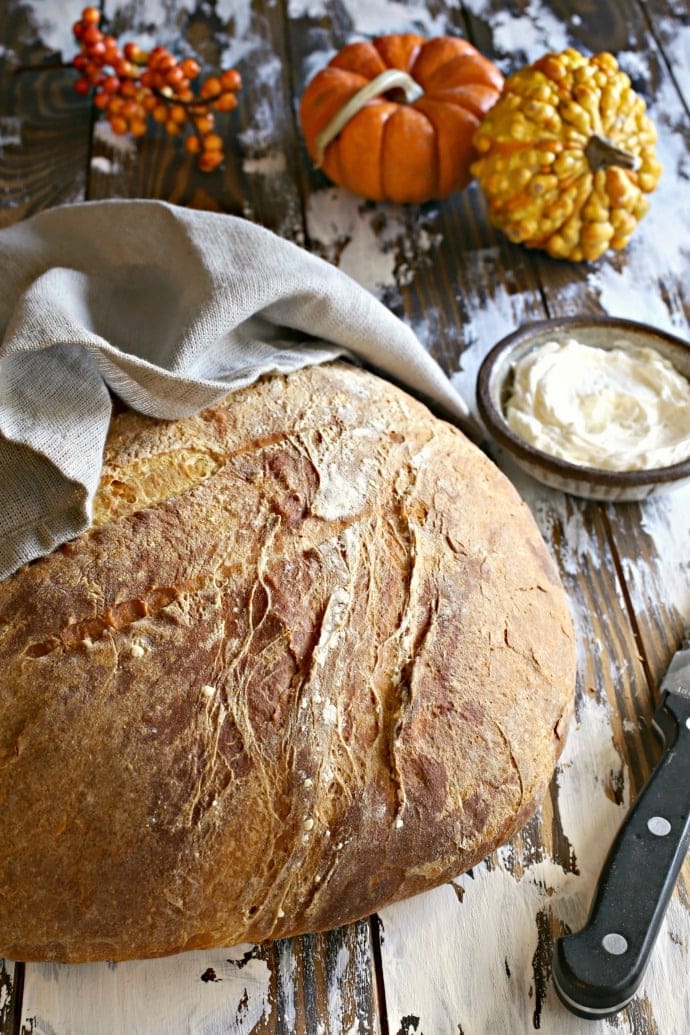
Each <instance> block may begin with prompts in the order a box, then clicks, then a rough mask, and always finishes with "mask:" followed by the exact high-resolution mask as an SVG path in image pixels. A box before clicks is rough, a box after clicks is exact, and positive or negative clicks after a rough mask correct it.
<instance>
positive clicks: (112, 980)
mask: <svg viewBox="0 0 690 1035" xmlns="http://www.w3.org/2000/svg"><path fill="white" fill-rule="evenodd" d="M103 7H104V11H105V14H106V15H107V18H108V20H109V25H110V31H112V32H113V33H114V34H115V35H116V36H118V37H119V38H120V39H121V40H122V41H125V40H127V39H135V40H137V41H138V42H140V43H141V44H142V45H144V46H150V45H152V44H154V43H163V44H166V45H167V46H169V47H170V48H171V49H172V50H174V51H175V52H178V53H185V54H194V55H196V56H197V57H198V58H199V60H200V61H201V62H202V64H203V66H204V69H205V70H206V71H207V72H210V71H212V70H215V69H218V68H227V67H230V66H235V67H237V68H238V69H239V70H240V71H241V73H242V76H243V79H244V89H243V91H242V93H241V95H240V106H239V108H238V109H237V110H236V111H235V112H233V113H231V114H230V115H227V116H224V120H225V121H224V122H223V133H224V135H225V136H226V139H227V152H228V154H227V161H226V163H225V165H224V167H223V168H222V169H220V170H218V171H217V172H215V173H213V174H210V175H204V174H202V173H199V172H197V171H195V169H194V165H193V160H192V159H191V158H189V157H188V156H186V155H184V154H183V152H182V150H181V148H180V146H179V143H178V142H177V141H175V140H173V139H171V138H168V137H165V136H164V135H163V134H158V133H155V132H153V133H151V134H149V135H148V136H147V137H145V138H144V139H142V140H141V141H139V142H138V143H134V142H132V141H131V140H129V139H127V138H119V137H115V136H114V135H113V134H112V132H110V131H109V129H108V128H107V126H106V125H105V124H104V123H103V122H102V121H99V120H97V119H95V118H94V113H93V112H92V110H91V108H90V103H89V100H88V98H84V97H79V96H77V95H76V94H75V93H74V91H73V89H72V84H73V81H74V74H73V72H72V71H70V70H65V69H62V70H61V69H60V68H58V67H55V66H56V65H57V64H59V61H60V59H61V58H62V59H67V60H68V59H69V58H71V57H72V55H73V53H74V45H73V41H72V37H71V29H70V27H71V23H72V22H73V21H74V19H75V18H76V17H78V15H79V13H80V8H81V3H80V2H79V0H74V2H68V0H6V2H5V3H3V4H2V5H0V70H1V72H2V78H1V79H0V225H7V224H9V223H12V222H14V221H16V220H18V219H21V218H23V217H26V216H28V215H30V214H31V213H33V212H36V211H38V210H41V209H45V208H49V207H52V206H56V205H62V204H65V203H69V202H74V201H79V200H83V199H99V198H132V197H154V198H164V199H167V200H170V201H174V202H177V203H180V204H184V205H190V206H195V207H200V208H207V209H213V210H218V211H221V212H231V213H235V214H240V215H244V216H246V217H248V218H249V219H252V220H256V221H258V222H260V223H262V224H264V225H265V226H268V227H270V228H271V229H273V230H275V231H276V232H277V233H279V234H281V235H283V236H285V237H288V238H290V239H291V240H293V241H296V242H298V243H300V244H303V245H304V246H305V247H307V248H308V249H310V250H312V251H314V252H316V253H317V254H319V255H321V256H323V257H325V258H326V259H327V260H329V261H331V262H333V263H335V264H337V265H338V266H340V268H341V269H343V270H346V271H347V272H348V273H350V274H351V275H352V276H354V277H355V278H356V279H357V280H358V281H360V282H361V283H362V284H364V285H365V286H366V287H367V288H369V289H370V290H371V291H372V292H374V293H375V294H376V295H377V296H378V297H379V298H381V299H382V300H383V301H384V302H385V303H386V304H387V305H388V306H390V308H391V309H392V310H393V311H394V312H395V313H396V314H398V315H400V316H401V317H402V318H403V319H405V320H406V321H408V322H409V323H410V324H411V326H412V327H413V328H414V330H415V331H416V332H417V334H418V336H419V337H420V339H421V340H422V341H423V342H424V343H425V345H426V346H427V348H428V349H429V350H430V352H431V353H432V354H433V355H434V356H435V357H436V358H437V359H438V360H439V361H440V363H441V364H442V366H443V367H444V369H445V370H446V371H447V373H448V374H449V375H450V376H451V378H452V380H453V382H454V383H455V384H456V386H457V387H458V388H459V389H460V390H461V391H462V392H463V394H465V396H466V397H467V398H468V399H471V398H473V392H474V382H475V378H476V372H477V369H478V365H479V362H480V360H481V359H482V357H483V356H484V355H485V354H486V352H487V351H488V349H489V348H490V346H491V345H492V344H493V343H494V342H496V341H497V340H498V339H499V338H500V337H502V336H503V335H504V334H506V333H508V332H510V331H512V330H514V329H515V328H516V327H518V326H519V325H520V324H521V323H523V322H525V321H527V320H530V319H534V318H540V317H543V316H545V315H549V316H558V315H567V314H578V313H609V314H612V315H619V316H627V317H632V318H637V319H641V320H645V321H647V322H650V323H652V324H655V325H656V326H658V327H662V328H666V329H669V330H672V331H674V332H675V333H676V334H678V335H680V336H685V337H686V338H687V337H688V336H689V334H690V331H689V326H688V325H689V323H690V276H689V275H688V273H689V272H690V185H689V183H688V180H689V178H690V119H689V116H688V110H689V108H688V106H689V105H690V8H689V6H688V3H687V0H597V2H596V3H593V2H592V0H576V2H565V0H511V2H510V3H506V0H445V2H444V0H428V2H426V3H425V2H424V0H406V2H403V0H214V2H210V0H206V2H202V0H150V2H148V0H105V3H104V4H103ZM410 30H415V31H419V32H421V33H422V34H424V35H428V36H433V35H439V34H444V33H448V34H455V35H462V36H465V37H467V38H468V39H470V40H471V41H472V42H474V43H475V45H476V46H478V47H479V48H480V49H481V50H482V51H483V52H484V53H485V54H487V55H488V56H491V57H493V58H494V59H495V60H496V61H497V63H498V64H499V66H500V67H501V69H502V71H503V72H504V73H509V72H510V71H512V70H514V69H516V68H517V67H518V66H519V65H521V64H524V63H525V62H527V61H531V60H534V59H536V58H537V57H539V56H540V55H541V54H543V53H545V52H546V51H548V50H558V49H562V48H563V47H564V46H568V45H571V46H575V47H577V48H578V49H580V50H582V51H585V52H588V53H592V52H595V51H597V50H601V49H607V50H610V51H612V52H613V53H615V54H616V55H617V57H618V59H619V62H620V64H621V66H622V67H623V69H624V70H625V71H627V72H628V74H629V75H630V76H631V78H632V80H633V83H634V86H635V88H636V89H637V90H638V91H639V92H640V93H641V94H642V95H643V96H644V97H645V98H646V100H647V102H648V105H649V110H650V113H651V115H652V117H653V119H654V120H655V122H656V124H657V127H658V130H659V136H660V140H659V148H658V150H659V156H660V158H661V161H662V162H663V165H664V170H665V171H664V175H663V177H662V181H661V184H660V187H659V189H658V191H657V193H656V194H655V195H653V197H652V206H651V211H650V213H649V215H648V216H647V217H646V218H645V220H644V221H643V223H642V224H641V226H640V227H639V229H638V231H637V232H636V234H635V235H634V237H633V241H632V243H631V244H630V246H629V247H628V249H627V250H626V251H625V252H624V253H621V254H615V255H610V256H607V257H605V258H603V259H602V260H600V261H599V262H598V263H596V264H580V265H574V264H569V263H565V262H555V261H551V260H549V259H547V258H545V257H544V256H542V255H539V254H537V253H534V252H528V251H527V250H525V249H523V248H521V247H519V246H514V245H511V244H509V243H508V242H507V241H506V240H505V239H504V238H502V237H501V236H500V235H499V234H497V233H496V232H494V231H493V230H492V229H491V227H490V226H489V225H488V222H487V220H486V218H485V209H484V205H483V202H482V200H481V198H480V195H479V193H478V191H477V189H476V188H475V187H474V186H472V187H470V188H468V189H467V190H466V191H465V192H463V193H462V194H458V195H456V196H455V197H453V198H451V199H449V200H448V201H445V202H443V203H432V204H427V205H422V206H410V207H397V206H393V205H383V204H373V203H371V202H366V201H363V200H362V199H360V198H358V197H355V196H354V195H352V194H349V193H347V192H346V191H343V190H341V189H339V188H336V187H333V186H332V185H330V184H329V183H328V182H327V181H326V180H325V179H324V178H323V176H322V175H321V174H320V173H318V172H315V171H314V170H313V169H312V168H311V166H310V163H309V161H308V159H307V156H306V152H305V149H304V146H303V142H302V139H301V136H300V133H299V129H298V125H297V118H296V109H297V100H298V98H299V96H300V95H301V93H302V90H303V88H304V85H305V83H306V81H307V79H308V78H309V77H310V76H311V75H312V74H313V73H314V71H315V70H316V69H318V68H319V67H321V66H322V65H323V64H325V63H326V61H327V60H328V59H329V58H330V56H331V55H332V53H333V52H334V50H335V49H336V48H338V47H339V46H341V45H343V44H344V43H346V42H348V41H350V40H352V39H354V38H361V37H367V36H372V35H376V34H381V33H387V32H400V31H410ZM27 65H32V66H33V65H36V66H39V67H38V69H37V70H35V71H21V72H19V73H16V74H13V73H15V72H16V69H17V67H23V66H27ZM41 65H44V66H45V67H44V68H41V67H40V66H41ZM496 459H497V462H498V463H499V464H501V465H502V466H504V468H505V470H506V472H507V473H508V474H509V476H510V477H511V478H512V479H513V480H514V481H515V483H516V484H517V486H518V489H519V491H520V492H521V493H522V494H523V495H524V497H525V498H526V499H527V501H528V503H529V504H530V506H531V507H532V509H533V511H534V514H535V515H536V518H537V520H538V523H539V526H540V528H541V530H542V532H543V535H544V537H545V539H546V541H547V543H548V544H549V546H550V548H551V550H552V551H553V554H554V556H555V557H556V560H557V562H558V564H559V566H560V571H561V573H562V577H563V580H564V584H565V586H566V590H567V592H568V594H569V598H570V601H571V603H572V609H573V613H574V616H575V621H576V626H577V634H578V642H579V678H578V690H577V693H578V698H577V710H576V721H575V724H574V726H573V728H572V731H571V734H570V737H569V740H568V743H567V746H566V749H565V753H564V756H563V758H562V760H561V762H560V764H559V767H558V770H557V773H556V776H555V778H554V780H553V783H552V787H551V791H550V794H549V796H548V798H547V800H546V801H545V803H544V805H543V808H542V809H541V811H540V812H539V813H538V814H537V815H536V816H535V818H534V819H533V820H532V821H531V822H530V823H529V824H528V825H527V827H526V828H525V830H524V831H523V832H522V833H521V834H520V835H519V836H518V837H517V838H516V839H515V840H514V841H513V842H512V843H510V844H508V845H506V846H505V847H503V848H502V849H500V850H499V851H497V852H496V853H494V854H493V855H491V856H490V857H489V858H487V859H486V860H485V861H484V862H483V863H482V864H481V865H480V866H478V867H477V868H476V869H475V870H474V871H473V872H471V873H468V874H465V875H464V876H462V877H459V878H458V879H457V881H455V882H453V883H452V884H448V885H445V886H442V887H440V888H438V889H437V890H436V891H434V892H431V893H428V894H426V895H422V896H419V897H418V898H416V899H413V900H411V901H408V902H405V903H402V904H399V905H396V906H395V907H392V908H388V909H386V910H384V911H383V912H382V913H381V915H380V916H377V917H373V918H371V919H370V920H363V921H361V922H360V923H357V924H354V925H352V926H350V927H347V928H344V929H341V930H338V931H334V932H332V933H329V934H321V935H317V936H314V937H304V938H300V939H297V940H294V941H289V942H288V941H285V942H278V943H275V944H268V945H263V946H259V947H256V946H246V945H245V946H240V947H236V948H232V949H226V950H217V951H210V952H197V953H190V954H185V955H183V956H179V957H176V958H173V959H167V960H166V959H164V960H156V961H145V962H137V963H127V964H118V965H117V966H113V965H108V964H93V965H85V966H72V967H69V966H55V965H36V964H27V965H23V964H21V963H12V962H10V961H5V962H4V965H3V966H2V969H1V970H0V1033H2V1035H10V1033H15V1035H16V1033H19V1032H21V1033H23V1035H29V1033H31V1035H39V1033H40V1035H98V1033H102V1035H115V1033H118V1035H120V1033H122V1035H125V1033H127V1035H132V1033H134V1035H139V1033H141V1035H163V1033H165V1035H177V1033H187V1032H193V1033H198V1035H220V1033H238V1035H239V1033H242V1035H246V1033H248V1032H261V1033H268V1032H276V1033H278V1032H280V1033H293V1032H295V1033H309V1035H322V1033H323V1035H325V1033H331V1032H332V1033H336V1032H338V1033H340V1032H342V1033H347V1035H355V1033H357V1035H365V1033H377V1032H378V1033H382V1035H422V1033H423V1035H451V1033H452V1035H501V1033H506V1035H516V1033H517V1035H519V1033H522V1032H528V1031H531V1030H532V1029H538V1030H540V1031H542V1032H547V1033H558V1035H571V1033H572V1035H577V1033H584V1032H588V1033H593V1035H604V1033H606V1035H608V1033H613V1032H616V1033H629V1032H633V1033H638V1035H652V1033H653V1035H686V1033H687V1032H688V1031H690V962H689V959H688V943H689V941H690V902H689V895H690V866H689V865H688V863H687V862H686V865H685V868H684V871H683V874H682V876H681V880H680V882H679V884H678V887H677V889H676V892H675V894H674V897H673V900H672V902H671V906H670V909H669V911H668V914H667V917H666V919H665V921H664V924H663V928H662V930H661V933H660V936H659V940H658V943H657V945H656V948H655V951H654V954H653V958H652V961H651V963H650V966H649V968H648V971H647V973H646V976H645V979H644V982H643V984H642V986H641V988H640V990H639V994H638V995H636V997H635V998H634V1000H633V1001H632V1002H631V1004H630V1005H629V1007H628V1008H627V1009H626V1010H624V1011H623V1012H622V1013H621V1014H619V1015H618V1016H617V1017H615V1018H612V1019H611V1020H609V1021H597V1022H594V1023H590V1022H586V1021H583V1020H579V1019H577V1018H575V1017H573V1016H572V1015H570V1014H569V1013H568V1012H567V1011H566V1010H565V1009H564V1008H563V1007H562V1006H561V1004H560V1003H559V1001H558V999H557V998H556V995H555V993H554V989H553V985H552V983H551V955H552V944H553V939H554V937H557V936H559V935H560V934H563V933H564V932H565V931H566V930H568V929H576V928H577V927H578V926H580V925H581V924H582V923H583V921H584V918H585V916H586V913H587V910H588V906H589V903H590V900H591V896H592V892H593V888H594V885H595V881H596V877H597V874H598V871H599V869H600V866H601V864H602V862H603V859H604V857H605V855H606V852H607V849H608V847H609V845H610V842H611V840H612V838H613V836H614V834H615V832H616V830H617V828H618V826H619V824H620V823H621V820H622V818H623V817H624V815H625V813H626V810H627V808H628V806H629V804H630V802H631V801H632V800H633V799H634V797H635V795H636V793H637V792H638V791H639V789H640V787H641V785H642V783H643V782H644V780H645V778H646V776H647V775H648V774H649V772H650V769H651V767H652V766H653V764H654V762H655V760H656V758H657V757H658V753H659V749H658V746H657V743H656V740H655V738H654V737H653V735H652V731H651V728H650V720H651V716H652V714H653V711H654V708H655V701H656V685H657V682H658V680H659V678H660V677H661V675H662V673H663V672H664V670H665V667H666V665H667V663H668V661H669V658H670V656H671V654H672V652H673V651H674V650H675V649H676V647H677V646H678V645H679V642H680V639H681V636H682V633H683V630H684V629H685V628H686V627H688V626H690V492H688V491H684V490H681V491H679V492H675V493H672V494H670V495H667V496H663V497H658V498H655V499H652V500H649V501H647V502H645V503H642V504H637V503H628V504H619V505H612V504H608V505H601V504H598V503H591V502H584V501H581V500H577V499H574V498H572V497H569V496H566V495H564V494H562V493H559V492H556V491H553V490H549V489H546V488H544V487H542V486H540V485H538V484H537V483H535V482H533V481H531V480H530V479H529V478H528V477H527V476H526V475H519V474H518V472H517V471H516V470H515V469H514V468H512V467H510V466H509V465H508V464H507V463H506V462H505V461H504V459H503V458H502V457H501V456H500V454H499V453H496ZM4 890H5V892H7V893H11V889H4Z"/></svg>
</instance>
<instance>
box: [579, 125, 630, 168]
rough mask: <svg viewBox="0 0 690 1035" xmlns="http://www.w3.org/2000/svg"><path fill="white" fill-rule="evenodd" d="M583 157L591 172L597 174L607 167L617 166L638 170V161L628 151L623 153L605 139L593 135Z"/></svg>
mask: <svg viewBox="0 0 690 1035" xmlns="http://www.w3.org/2000/svg"><path fill="white" fill-rule="evenodd" d="M585 155H586V156H587V161H588V162H589V165H590V168H591V170H592V172H598V170H599V169H604V168H606V166H608V165H617V166H619V167H620V168H621V169H639V167H640V159H639V157H638V156H637V155H634V154H632V153H631V152H630V151H624V150H623V148H622V147H616V145H615V144H612V143H611V141H610V140H607V139H606V137H601V136H599V134H598V133H593V134H592V136H591V137H590V138H589V140H588V141H587V146H586V147H585Z"/></svg>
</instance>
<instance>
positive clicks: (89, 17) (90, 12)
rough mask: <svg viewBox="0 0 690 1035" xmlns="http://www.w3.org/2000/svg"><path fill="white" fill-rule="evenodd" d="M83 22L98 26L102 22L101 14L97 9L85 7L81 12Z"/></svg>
mask: <svg viewBox="0 0 690 1035" xmlns="http://www.w3.org/2000/svg"><path fill="white" fill-rule="evenodd" d="M81 20H82V21H83V22H86V23H87V25H98V23H99V22H100V20H101V12H100V11H99V10H98V8H97V7H85V8H84V10H83V11H82V12H81Z"/></svg>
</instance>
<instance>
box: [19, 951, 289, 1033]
mask: <svg viewBox="0 0 690 1035" xmlns="http://www.w3.org/2000/svg"><path fill="white" fill-rule="evenodd" d="M270 984H271V975H270V972H269V967H268V964H267V962H266V960H264V959H261V958H260V956H258V955H257V954H256V952H255V950H254V949H253V947H252V946H248V945H243V946H237V947H235V948H233V949H216V950H213V951H209V952H191V953H183V954H182V955H180V956H173V957H169V958H167V959H159V960H144V961H137V962H129V963H118V964H108V963H87V964H75V965H71V966H64V965H63V966H61V965H57V964H27V967H26V975H25V983H24V1001H23V1010H22V1023H23V1025H24V1029H23V1030H26V1032H27V1035H29V1033H30V1035H96V1033H98V1035H135V1033H137V1035H138V1033H141V1035H183V1033H184V1035H249V1033H250V1032H252V1031H254V1029H255V1027H256V1026H257V1025H258V1024H259V1023H260V1022H261V1021H266V1020H268V1018H269V1017H270V1014H271V1011H272V1010H273V1009H274V1008H275V1007H274V1004H273V1002H272V999H271V995H270Z"/></svg>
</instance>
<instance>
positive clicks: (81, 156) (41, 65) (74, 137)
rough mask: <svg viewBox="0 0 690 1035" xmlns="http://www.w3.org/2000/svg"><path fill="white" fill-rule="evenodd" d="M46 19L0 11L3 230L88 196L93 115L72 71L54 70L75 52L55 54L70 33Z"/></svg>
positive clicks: (35, 12)
mask: <svg viewBox="0 0 690 1035" xmlns="http://www.w3.org/2000/svg"><path fill="white" fill-rule="evenodd" d="M42 7H43V10H42ZM53 13H54V12H53ZM46 15H47V12H46V11H45V8H44V5H41V4H19V3H10V4H2V5H1V6H0V40H2V44H3V49H2V51H1V52H0V225H5V224H7V223H10V222H13V221H15V220H17V219H21V218H24V217H25V216H28V215H30V214H31V213H33V212H36V211H38V210H40V209H43V208H49V207H51V206H53V205H59V204H65V203H67V202H73V201H80V200H82V199H83V198H84V194H85V173H86V168H87V161H88V154H89V146H90V132H91V111H90V107H89V104H88V103H87V102H85V100H84V98H83V97H82V98H80V97H78V96H77V94H75V92H74V90H73V83H74V80H75V73H74V71H73V70H71V69H64V68H60V67H55V66H56V65H58V66H59V64H60V63H61V62H62V61H63V60H69V58H71V56H72V51H70V52H68V53H63V52H62V50H61V49H56V48H55V43H56V42H62V41H63V40H64V38H65V33H64V32H63V31H62V30H59V29H58V28H57V27H56V25H55V22H54V21H52V20H50V19H49V18H47V17H46ZM60 17H61V18H64V12H60ZM67 36H69V34H67ZM68 43H69V39H68Z"/></svg>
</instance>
